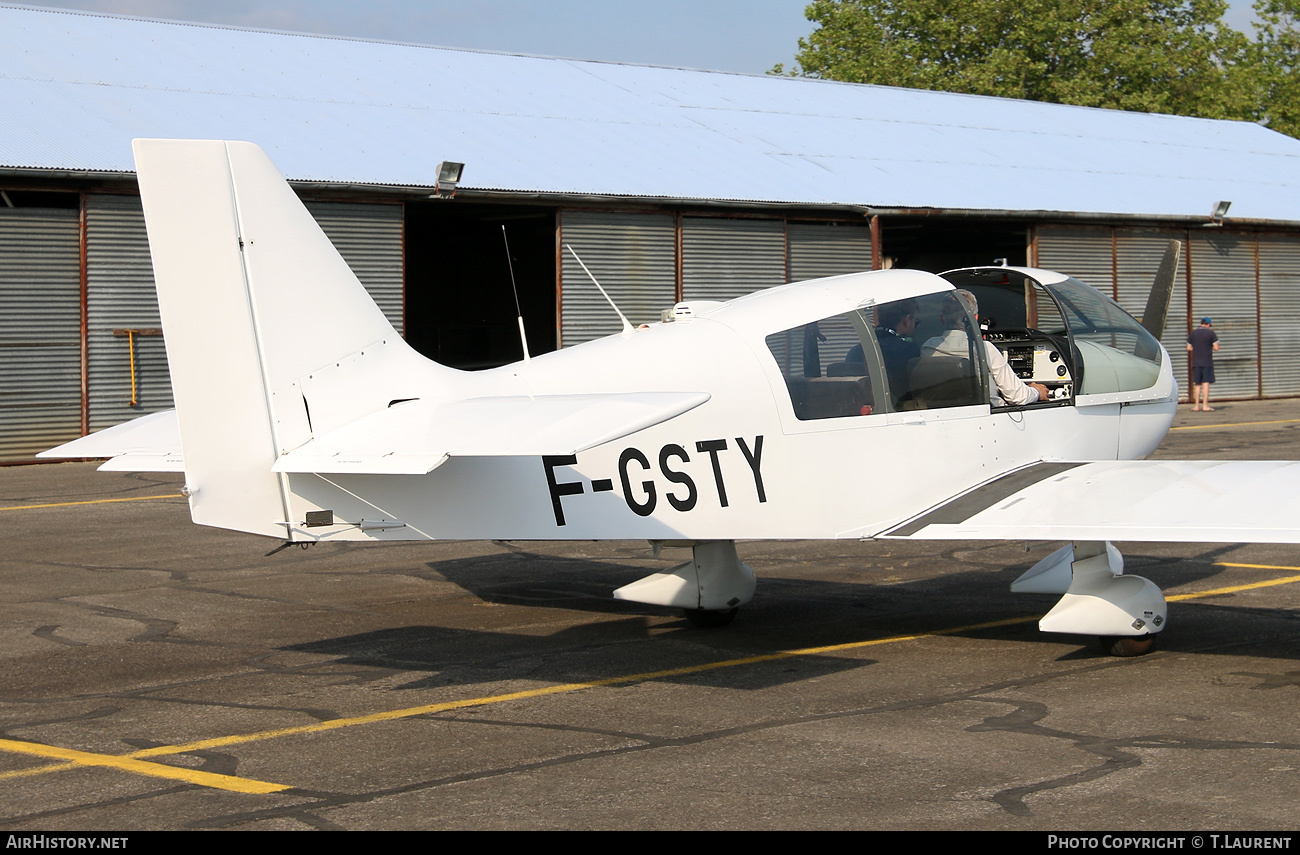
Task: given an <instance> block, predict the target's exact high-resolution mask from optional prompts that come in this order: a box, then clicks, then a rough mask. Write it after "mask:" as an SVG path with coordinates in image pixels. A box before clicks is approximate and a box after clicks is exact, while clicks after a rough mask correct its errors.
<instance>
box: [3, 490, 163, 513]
mask: <svg viewBox="0 0 1300 855" xmlns="http://www.w3.org/2000/svg"><path fill="white" fill-rule="evenodd" d="M183 498H185V495H184V494H183V493H170V494H168V495H166V496H130V497H128V498H125V499H91V500H89V501H85V502H54V503H53V504H49V505H11V506H10V507H7V508H0V511H30V510H32V509H33V508H67V507H71V506H72V505H106V504H108V503H109V502H143V501H147V500H148V499H183Z"/></svg>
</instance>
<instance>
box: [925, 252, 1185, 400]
mask: <svg viewBox="0 0 1300 855" xmlns="http://www.w3.org/2000/svg"><path fill="white" fill-rule="evenodd" d="M944 278H945V279H947V280H948V281H950V282H952V283H953V284H954V285H956V286H957V287H959V288H966V289H968V290H970V291H971V292H973V293H974V294H975V295H976V296H977V297H978V298H979V302H980V306H981V310H980V321H981V324H982V325H984V326H986V327H987V329H988V331H989V332H998V331H1012V330H1016V331H1018V330H1030V331H1037V332H1041V333H1047V334H1048V335H1053V336H1060V337H1066V338H1068V340H1069V342H1070V345H1071V350H1072V354H1073V358H1074V361H1075V362H1079V363H1082V365H1081V366H1080V367H1081V368H1082V370H1081V371H1078V372H1077V374H1078V375H1079V377H1078V380H1079V388H1078V390H1077V394H1080V395H1089V394H1100V393H1106V392H1131V391H1137V390H1139V389H1146V388H1149V387H1150V386H1153V385H1155V382H1156V380H1157V379H1158V378H1159V376H1160V365H1161V361H1162V353H1163V351H1162V350H1161V348H1160V343H1159V342H1158V341H1156V339H1155V338H1154V337H1153V336H1152V335H1151V334H1150V333H1148V332H1147V331H1146V330H1145V329H1143V328H1142V325H1141V324H1139V323H1138V322H1137V321H1136V320H1134V319H1133V316H1132V315H1130V314H1129V313H1128V312H1126V311H1124V310H1123V309H1122V308H1120V306H1119V304H1118V303H1116V302H1115V301H1114V300H1112V299H1110V298H1109V297H1107V296H1106V295H1105V294H1102V293H1101V292H1100V291H1098V290H1096V289H1095V288H1092V287H1090V286H1088V285H1085V284H1084V283H1082V282H1080V281H1079V280H1078V279H1071V278H1066V279H1064V280H1062V281H1059V282H1053V283H1051V284H1049V285H1044V284H1043V283H1041V282H1039V281H1038V280H1036V279H1034V278H1033V277H1031V276H1028V275H1026V274H1024V273H1021V272H1020V271H1017V270H1013V269H1009V268H999V267H993V268H978V269H973V270H956V271H952V272H950V273H945V274H944Z"/></svg>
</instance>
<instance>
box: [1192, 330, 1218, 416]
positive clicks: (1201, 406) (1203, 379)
mask: <svg viewBox="0 0 1300 855" xmlns="http://www.w3.org/2000/svg"><path fill="white" fill-rule="evenodd" d="M1218 349H1219V334H1218V333H1216V332H1215V331H1214V330H1213V329H1211V328H1210V319H1209V318H1201V325H1200V326H1199V327H1197V328H1196V329H1194V330H1192V334H1191V335H1189V336H1188V337H1187V352H1188V353H1189V354H1191V360H1192V412H1197V411H1200V412H1202V413H1209V412H1212V411H1213V410H1214V407H1211V406H1210V384H1211V383H1213V382H1214V354H1215V353H1216V352H1217V351H1218Z"/></svg>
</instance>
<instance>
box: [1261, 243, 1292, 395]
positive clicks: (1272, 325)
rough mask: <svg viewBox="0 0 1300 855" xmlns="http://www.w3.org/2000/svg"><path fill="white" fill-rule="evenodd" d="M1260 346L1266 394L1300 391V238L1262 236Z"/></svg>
mask: <svg viewBox="0 0 1300 855" xmlns="http://www.w3.org/2000/svg"><path fill="white" fill-rule="evenodd" d="M1259 318H1260V330H1259V333H1260V348H1261V351H1262V363H1261V364H1262V366H1263V374H1264V390H1263V392H1264V394H1265V395H1295V394H1300V240H1297V238H1296V237H1295V236H1294V235H1260V236H1259Z"/></svg>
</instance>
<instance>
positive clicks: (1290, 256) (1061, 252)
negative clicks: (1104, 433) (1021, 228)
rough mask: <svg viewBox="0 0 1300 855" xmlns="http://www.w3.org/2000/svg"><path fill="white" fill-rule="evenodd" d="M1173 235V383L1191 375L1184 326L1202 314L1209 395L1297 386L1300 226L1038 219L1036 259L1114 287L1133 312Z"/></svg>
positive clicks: (1294, 390) (1299, 389) (1290, 391)
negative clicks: (1210, 336) (1209, 331)
mask: <svg viewBox="0 0 1300 855" xmlns="http://www.w3.org/2000/svg"><path fill="white" fill-rule="evenodd" d="M1175 239H1176V240H1181V241H1183V242H1184V249H1183V261H1182V268H1181V269H1180V271H1179V274H1178V277H1177V279H1176V280H1175V285H1174V293H1173V299H1172V300H1171V302H1170V306H1169V318H1168V320H1167V322H1166V324H1165V330H1164V334H1163V335H1162V336H1161V342H1162V343H1163V344H1164V346H1165V349H1166V350H1168V351H1169V356H1170V359H1171V361H1172V363H1173V368H1174V376H1175V377H1177V378H1178V381H1179V384H1180V385H1182V386H1184V387H1186V385H1187V384H1188V382H1189V376H1188V368H1187V364H1188V363H1187V346H1186V345H1187V334H1188V332H1189V331H1190V330H1191V328H1192V327H1194V326H1196V325H1197V324H1199V322H1200V319H1201V318H1202V317H1209V318H1211V319H1212V320H1213V321H1214V329H1215V331H1216V332H1218V334H1219V345H1220V350H1219V352H1218V353H1217V354H1215V359H1214V369H1215V371H1214V373H1215V384H1214V388H1213V389H1212V390H1211V396H1212V397H1214V398H1220V399H1222V398H1254V397H1260V396H1265V397H1268V396H1280V395H1300V362H1297V360H1296V358H1295V354H1296V352H1297V348H1300V235H1294V234H1268V233H1262V234H1261V233H1256V232H1247V231H1243V230H1239V229H1233V228H1231V227H1223V228H1215V229H1137V228H1092V227H1074V226H1061V225H1053V226H1040V227H1039V228H1038V229H1037V236H1036V243H1035V245H1036V249H1037V261H1036V262H1035V263H1037V264H1038V266H1039V267H1045V268H1048V269H1051V270H1059V271H1061V272H1062V273H1069V274H1070V275H1072V276H1075V277H1077V278H1079V279H1082V280H1083V281H1085V282H1087V283H1088V284H1089V285H1092V286H1094V287H1097V288H1101V289H1102V290H1107V289H1111V291H1110V293H1112V294H1113V295H1114V297H1115V298H1116V299H1117V300H1118V301H1119V303H1120V305H1122V306H1123V307H1124V308H1125V309H1127V310H1128V311H1129V312H1131V313H1132V314H1133V315H1134V316H1140V315H1141V314H1142V311H1143V309H1144V308H1145V307H1146V298H1147V294H1148V293H1149V291H1150V288H1151V281H1152V279H1154V277H1155V271H1156V268H1157V267H1158V266H1159V263H1160V258H1161V256H1162V255H1163V253H1164V249H1165V246H1166V244H1167V243H1168V242H1169V241H1170V240H1175ZM1189 281H1190V283H1191V288H1190V292H1191V297H1190V301H1189V299H1188V290H1189V289H1188V282H1189Z"/></svg>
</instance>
